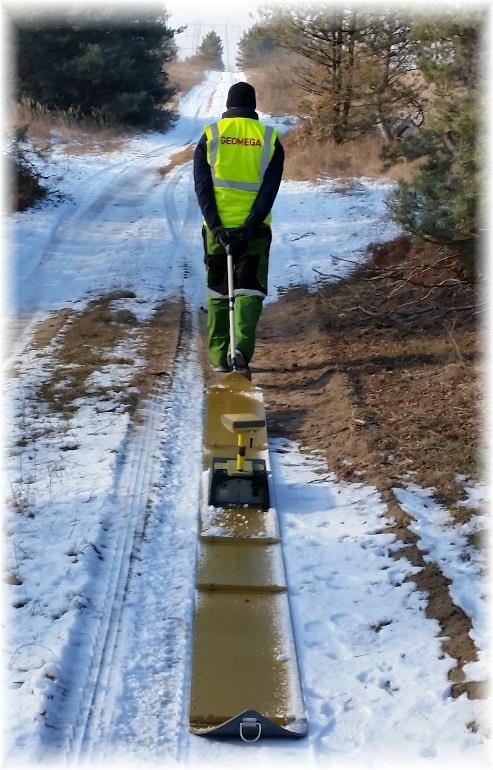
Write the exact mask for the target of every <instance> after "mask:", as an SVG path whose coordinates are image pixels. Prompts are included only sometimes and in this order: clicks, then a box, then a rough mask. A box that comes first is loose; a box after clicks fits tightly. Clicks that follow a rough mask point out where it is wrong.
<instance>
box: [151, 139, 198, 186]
mask: <svg viewBox="0 0 493 770" xmlns="http://www.w3.org/2000/svg"><path fill="white" fill-rule="evenodd" d="M194 150H195V145H194V144H187V146H186V147H185V148H184V149H183V150H180V151H179V152H175V154H174V155H172V156H171V158H170V159H169V161H168V163H167V164H166V165H165V166H161V168H160V169H159V175H160V176H161V178H164V177H165V176H166V174H169V172H170V171H171V170H172V169H174V168H175V166H180V165H181V164H182V163H188V161H189V160H193V153H194Z"/></svg>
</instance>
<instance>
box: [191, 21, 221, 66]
mask: <svg viewBox="0 0 493 770" xmlns="http://www.w3.org/2000/svg"><path fill="white" fill-rule="evenodd" d="M197 53H198V55H199V57H200V58H201V59H202V60H203V61H204V63H205V64H206V65H207V66H208V67H210V68H211V69H215V70H223V69H224V63H223V44H222V41H221V38H220V37H219V35H218V34H217V33H216V32H214V31H213V30H212V31H211V32H208V33H207V35H205V36H204V38H203V39H202V42H201V44H200V45H199V47H198V50H197Z"/></svg>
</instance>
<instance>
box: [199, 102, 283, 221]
mask: <svg viewBox="0 0 493 770" xmlns="http://www.w3.org/2000/svg"><path fill="white" fill-rule="evenodd" d="M222 117H223V118H253V119H254V120H258V115H257V113H256V112H255V110H249V109H245V108H243V107H233V108H232V109H230V110H227V111H226V112H224V113H223V116H222ZM283 167H284V150H283V147H282V144H281V142H280V141H279V139H276V143H275V147H274V154H273V156H272V158H271V161H270V163H269V165H268V166H267V170H266V172H265V175H264V178H263V181H262V184H261V185H260V190H259V191H258V193H257V197H256V198H255V201H254V203H253V206H252V208H251V211H250V214H249V216H248V219H247V220H246V222H245V224H246V225H247V227H252V228H256V227H258V226H259V225H261V224H262V222H263V221H264V219H265V218H266V216H267V214H268V213H269V212H270V210H271V208H272V206H273V205H274V201H275V199H276V195H277V193H278V190H279V185H280V184H281V177H282V172H283ZM193 176H194V180H195V192H196V195H197V198H198V201H199V206H200V210H201V211H202V215H203V217H204V219H205V221H206V222H207V225H208V226H209V228H210V229H211V230H213V229H214V228H215V227H221V220H220V218H219V214H218V211H217V206H216V199H215V197H214V186H213V184H212V174H211V167H210V166H209V163H208V162H207V137H206V135H205V134H202V136H201V137H200V139H199V142H198V144H197V147H196V148H195V154H194V157H193Z"/></svg>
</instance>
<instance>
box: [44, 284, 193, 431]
mask: <svg viewBox="0 0 493 770" xmlns="http://www.w3.org/2000/svg"><path fill="white" fill-rule="evenodd" d="M133 298H135V294H134V293H133V292H131V291H115V292H111V293H110V294H106V295H103V296H101V297H98V298H97V299H95V300H93V301H92V302H90V303H89V305H88V306H87V307H86V308H85V310H84V311H83V312H82V313H79V314H75V313H73V312H68V311H61V312H60V313H58V314H56V315H54V316H53V317H52V318H50V319H48V320H47V321H46V322H44V323H43V324H42V325H41V326H40V327H39V328H38V330H37V333H36V336H35V339H34V341H33V350H35V351H39V350H42V349H43V348H44V347H45V346H46V345H47V344H49V343H50V342H51V340H52V339H53V338H54V337H55V336H56V335H58V342H59V344H58V346H57V348H56V353H55V366H54V367H53V371H52V375H51V377H50V379H49V380H48V381H46V382H45V383H43V385H42V386H41V388H40V390H39V393H38V395H39V399H40V400H41V401H43V402H44V403H45V404H48V405H49V407H50V408H51V409H52V410H53V411H55V412H58V413H60V414H62V415H63V416H66V417H69V416H70V415H72V414H73V413H74V412H75V411H76V410H77V401H78V399H81V398H84V397H87V396H91V397H96V398H99V399H100V400H104V399H106V398H108V396H110V397H111V398H112V399H117V400H118V403H119V404H121V405H123V406H125V407H126V408H127V410H128V411H129V412H131V413H134V412H135V410H136V407H137V404H138V403H139V400H140V399H141V398H143V397H146V396H148V395H149V393H150V392H151V390H152V387H153V385H154V382H155V378H156V377H170V376H171V371H172V367H173V361H174V358H175V355H176V350H177V347H178V340H179V335H180V328H181V318H182V312H183V303H182V302H181V301H179V300H165V301H163V302H162V303H161V305H159V306H158V308H157V309H156V312H155V313H154V314H153V316H152V318H151V319H150V320H149V322H147V323H142V322H139V321H138V320H137V318H136V316H135V315H134V314H133V313H132V312H131V311H130V310H128V309H126V308H121V307H120V308H119V307H118V305H117V304H116V305H115V304H113V303H115V300H125V299H133ZM124 340H131V341H132V342H133V343H134V344H135V343H138V345H139V357H140V356H142V357H143V358H144V360H145V361H146V363H145V364H144V365H143V366H142V365H141V366H138V367H135V369H134V372H133V374H132V377H131V380H130V382H128V381H127V380H125V382H124V383H122V385H121V387H120V386H118V385H117V386H115V385H114V384H112V385H111V386H108V387H104V386H97V387H95V386H93V385H91V384H90V383H89V378H90V377H91V375H93V374H95V373H96V372H99V371H101V369H102V368H103V367H104V366H106V365H107V364H121V365H131V364H133V363H134V362H133V360H127V359H126V358H118V357H116V356H115V355H114V350H115V347H116V346H117V345H118V344H119V343H121V342H123V341H124Z"/></svg>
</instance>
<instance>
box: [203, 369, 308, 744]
mask: <svg viewBox="0 0 493 770" xmlns="http://www.w3.org/2000/svg"><path fill="white" fill-rule="evenodd" d="M189 724H190V730H191V731H192V732H193V733H196V734H198V735H214V736H231V737H234V736H236V737H240V738H241V739H243V740H244V741H252V742H254V741H257V740H258V739H259V738H260V737H261V736H278V737H293V738H300V737H302V736H304V735H305V734H306V732H307V720H306V715H305V710H304V705H303V697H302V691H301V685H300V679H299V673H298V664H297V660H296V649H295V644H294V639H293V630H292V623H291V617H290V610H289V600H288V593H287V584H286V575H285V570H284V563H283V554H282V546H281V536H280V531H279V522H278V518H277V512H276V508H275V501H274V494H273V487H272V480H271V469H270V463H269V453H268V446H267V430H266V422H265V410H264V403H263V398H262V393H261V390H260V389H259V388H257V387H255V386H254V385H252V383H251V382H249V381H248V380H247V379H246V378H245V377H243V376H242V375H241V374H239V373H236V372H232V373H231V374H227V375H225V376H224V377H223V379H222V381H221V382H220V383H218V384H217V385H214V386H212V387H211V388H209V391H208V399H207V416H206V424H205V436H204V473H203V488H202V503H201V512H200V532H199V544H198V555H197V577H196V603H195V618H194V635H193V659H192V681H191V694H190V712H189Z"/></svg>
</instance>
